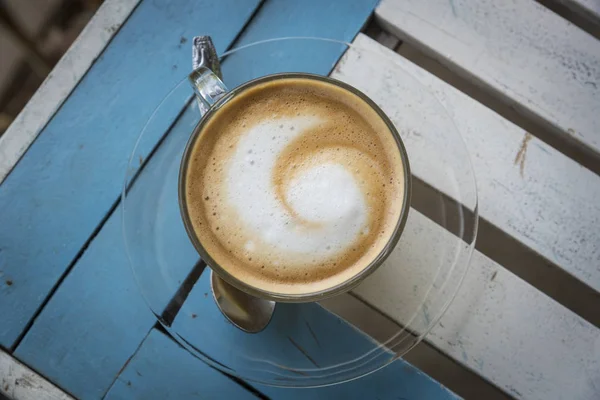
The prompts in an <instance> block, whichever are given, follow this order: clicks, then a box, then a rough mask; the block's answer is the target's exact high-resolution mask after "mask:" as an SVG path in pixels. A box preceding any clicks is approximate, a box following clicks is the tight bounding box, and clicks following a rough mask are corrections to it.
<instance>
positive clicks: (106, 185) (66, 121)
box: [0, 0, 258, 347]
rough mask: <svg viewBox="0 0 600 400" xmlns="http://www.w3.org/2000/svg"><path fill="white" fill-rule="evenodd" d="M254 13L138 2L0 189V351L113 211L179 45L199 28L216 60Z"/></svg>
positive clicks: (177, 64)
mask: <svg viewBox="0 0 600 400" xmlns="http://www.w3.org/2000/svg"><path fill="white" fill-rule="evenodd" d="M257 4H258V0H255V1H252V2H244V4H243V6H240V5H239V4H238V3H237V2H235V1H233V0H226V1H221V2H218V3H217V4H215V3H214V2H212V1H209V0H206V1H187V0H186V1H184V2H180V3H178V4H176V5H175V4H173V3H171V2H168V1H148V2H144V3H142V4H141V5H140V6H139V7H137V8H136V10H135V11H134V12H133V14H132V15H131V16H130V18H129V21H128V23H127V24H125V26H123V27H122V28H121V30H120V31H119V32H118V33H117V35H116V36H115V37H114V38H113V40H112V41H111V44H110V46H109V47H108V48H107V49H106V50H105V51H104V53H103V55H102V56H101V57H100V58H99V59H98V60H97V61H96V63H95V64H94V66H93V67H92V68H91V70H90V71H89V72H88V73H87V74H86V75H85V77H84V78H83V79H82V81H81V82H80V83H79V85H78V86H77V88H76V89H75V90H74V91H73V93H72V94H71V96H70V97H69V98H68V99H67V100H66V101H65V103H64V104H63V105H62V107H61V110H60V112H59V113H58V114H56V115H55V116H54V117H53V118H52V120H51V121H50V123H49V124H48V125H47V126H46V127H45V128H44V131H43V132H42V134H40V136H39V137H38V139H37V140H36V141H35V143H34V144H33V145H32V146H31V148H30V149H29V151H27V153H26V154H25V155H24V157H23V158H22V160H21V161H20V162H19V164H18V166H17V167H16V168H15V169H14V170H13V171H12V173H11V174H10V175H9V176H8V177H7V178H6V180H5V181H4V182H3V183H2V185H1V186H0V209H2V210H3V212H2V213H1V214H0V271H1V272H0V315H2V316H3V324H2V325H1V326H0V344H2V345H3V346H5V347H11V346H13V344H14V343H15V341H16V340H17V338H18V337H19V335H20V334H21V332H22V331H23V329H24V328H25V326H26V325H27V323H28V321H29V320H30V319H31V317H32V316H33V315H34V313H35V311H36V310H37V308H38V307H39V306H40V304H41V303H42V302H43V301H44V299H45V297H46V296H47V295H48V293H49V292H50V290H51V289H52V287H53V286H54V285H55V284H56V282H57V280H58V279H59V277H60V276H61V274H63V272H64V271H65V270H66V268H67V267H68V266H69V264H70V263H71V262H72V261H73V260H74V259H75V257H76V255H77V254H78V252H79V250H80V249H81V247H82V246H83V245H84V243H85V242H86V241H87V239H88V238H89V237H90V235H91V234H92V232H94V229H95V228H96V226H97V225H98V223H99V222H100V221H101V220H102V218H104V217H105V215H106V213H107V212H108V211H109V210H110V208H111V206H112V205H113V204H114V202H115V200H116V198H117V194H118V193H119V192H120V189H121V185H122V179H123V174H124V172H125V165H126V162H127V159H128V155H129V153H130V151H131V149H132V148H133V144H134V143H135V140H136V138H137V135H138V133H139V132H140V131H141V129H142V126H143V125H144V123H145V121H146V120H147V119H148V117H149V115H150V113H151V112H152V110H153V108H154V107H155V106H156V104H158V102H159V101H160V99H161V98H162V97H163V96H164V95H165V94H166V93H167V92H168V90H170V89H171V88H172V87H173V86H174V85H175V83H176V82H178V81H179V80H180V79H181V76H182V74H183V73H184V71H187V70H188V69H189V65H190V48H189V42H188V43H187V44H186V43H184V42H186V41H187V40H188V39H190V38H191V37H192V36H193V35H195V34H198V29H199V28H198V27H199V26H201V27H202V30H203V32H204V33H210V34H212V35H213V36H214V39H215V45H216V46H217V49H219V51H223V50H224V49H225V48H226V47H227V46H228V45H229V43H230V42H231V41H232V40H233V39H234V38H235V36H236V34H237V33H238V32H239V30H240V29H241V27H242V26H243V25H244V23H245V22H246V20H247V18H249V17H250V15H251V13H252V11H253V10H254V8H255V7H256V5H257ZM232 7H233V9H234V10H235V11H236V12H234V13H232V12H231V10H232ZM124 54H126V56H124ZM178 112H179V110H172V117H171V118H173V117H175V116H176V115H177V113H178ZM167 119H168V118H167V117H165V129H166V128H167V127H168V126H169V123H170V121H168V120H167ZM163 132H164V130H163V131H162V132H157V133H158V134H159V135H161V134H162V133H163ZM158 137H160V136H158ZM158 137H157V140H158ZM145 150H146V152H148V151H150V150H151V148H148V149H145ZM8 282H10V284H9V283H8Z"/></svg>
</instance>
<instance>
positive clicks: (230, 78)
mask: <svg viewBox="0 0 600 400" xmlns="http://www.w3.org/2000/svg"><path fill="white" fill-rule="evenodd" d="M145 4H146V3H142V4H141V5H140V7H138V9H137V10H136V13H137V12H139V10H140V9H141V8H142V7H144V6H145ZM375 4H376V1H375V0H353V1H351V2H348V1H344V2H342V1H339V2H336V3H335V4H334V5H332V3H324V2H321V1H318V0H312V1H311V2H310V3H307V2H303V3H302V4H300V3H296V2H287V1H281V0H270V1H267V2H266V3H265V4H263V6H262V7H261V9H260V10H259V11H258V13H257V15H256V19H257V20H259V21H260V23H256V22H255V21H254V20H253V21H252V22H251V23H250V25H249V26H248V27H247V29H246V31H245V33H244V35H243V38H242V40H241V41H240V42H239V43H237V44H238V45H243V44H247V43H251V42H254V41H256V40H259V39H262V38H265V37H271V36H275V37H278V36H279V37H282V36H290V35H291V34H296V35H301V36H306V35H309V34H314V35H317V36H324V37H333V38H339V39H340V40H345V41H351V40H352V38H353V37H354V36H355V34H356V32H358V30H359V29H360V27H361V26H362V25H363V24H364V22H365V20H366V19H367V18H368V17H369V15H370V14H371V12H372V10H373V8H374V7H375ZM221 5H222V6H223V7H225V8H231V7H232V5H231V4H229V3H223V2H221V3H219V7H221ZM148 7H153V6H151V5H149V6H148ZM156 12H159V11H156ZM170 12H171V14H169V15H170V16H173V17H174V18H176V19H179V20H180V22H181V23H182V24H183V26H187V24H191V25H193V26H194V27H196V28H195V29H199V28H198V26H199V25H198V24H199V23H200V22H202V21H205V18H208V19H216V20H218V19H219V18H218V17H216V16H214V15H213V16H211V15H205V16H204V17H203V19H201V20H199V18H198V16H197V15H196V14H194V13H189V10H187V9H186V8H185V7H177V8H173V9H170ZM289 15H294V16H295V18H294V19H293V23H291V22H290V20H289ZM282 16H284V17H282ZM148 21H149V22H148ZM199 21H200V22H199ZM319 21H320V22H319ZM240 22H241V21H240ZM143 23H151V24H152V25H156V24H157V21H156V17H155V16H153V15H152V14H151V13H149V14H148V15H145V16H144V20H143V21H142V20H139V19H135V14H134V15H133V16H132V17H131V18H130V20H129V21H128V23H127V24H126V25H125V26H124V28H123V29H122V30H121V32H123V31H125V30H126V28H127V27H128V25H129V24H143ZM201 25H202V26H204V27H206V29H208V27H210V26H212V25H210V24H208V23H207V22H204V23H203V24H201ZM298 26H300V27H303V26H304V27H305V28H304V29H310V30H312V31H308V30H306V31H302V30H298ZM351 28H352V29H351ZM154 29H156V27H155V28H154ZM173 29H174V30H175V31H176V32H178V29H181V27H178V28H173ZM202 32H207V31H204V28H203V31H202ZM198 33H201V32H198V31H194V32H193V33H192V34H198ZM207 33H211V32H210V31H208V32H207ZM213 34H214V33H213ZM214 35H216V34H214ZM178 38H179V36H178ZM216 39H218V37H216ZM115 40H116V39H115ZM221 42H223V39H221ZM216 43H217V44H218V43H219V41H218V40H217V42H216ZM114 44H115V42H114V41H113V43H111V45H110V46H109V50H110V49H111V48H112V46H113V45H114ZM188 44H189V42H188ZM178 45H179V39H178V40H177V45H175V46H172V47H171V48H170V49H164V52H165V54H167V55H164V57H165V58H167V59H169V58H170V59H173V57H175V58H176V59H178V60H179V49H178ZM290 45H292V46H293V45H294V44H293V43H289V44H287V45H286V46H290ZM185 47H186V54H185V57H182V58H181V63H180V64H177V65H180V68H179V74H180V75H181V74H184V73H185V71H187V68H188V66H189V63H190V59H189V46H188V45H185ZM294 48H295V47H294ZM273 49H274V48H273V47H267V48H266V49H263V51H266V52H268V51H272V50H273ZM283 49H284V48H280V49H279V50H283ZM289 49H290V47H287V51H286V52H285V53H287V54H288V55H289V54H291V53H290V52H289ZM342 52H343V49H342V48H337V49H335V48H332V47H329V46H325V47H322V48H319V49H317V48H312V49H311V53H310V54H311V58H310V60H311V62H312V64H307V65H305V67H306V68H309V67H310V68H311V69H310V70H312V71H313V72H320V73H321V74H327V73H328V72H329V71H330V68H331V67H332V66H333V65H334V64H335V63H336V62H337V60H338V58H339V57H340V56H341V54H342ZM170 53H174V54H176V56H175V55H173V56H170V55H168V54H170ZM305 54H306V52H304V53H303V54H302V53H298V55H297V57H303V58H305ZM246 57H248V58H247V59H238V60H237V61H236V63H237V62H239V63H240V64H237V65H238V66H240V65H243V68H236V67H235V66H233V65H232V66H230V64H233V63H232V62H231V61H229V59H228V60H227V61H225V63H224V65H223V71H224V74H225V81H226V82H227V84H229V85H234V84H235V83H236V82H240V81H243V80H245V79H248V78H249V77H250V76H252V75H248V73H249V71H252V74H258V75H261V74H266V73H269V72H275V71H274V69H275V70H277V68H278V64H277V63H275V62H272V60H271V59H270V58H269V57H265V56H261V54H258V53H255V52H253V53H246ZM231 60H233V58H231ZM256 60H263V63H262V67H261V65H260V63H257V62H255V61H256ZM284 61H286V62H292V63H293V62H294V59H293V58H292V57H287V59H286V60H284ZM287 65H289V64H287ZM261 68H262V69H261ZM279 68H288V67H287V66H286V64H283V62H282V63H281V64H280V65H279ZM281 70H282V69H279V71H281ZM284 70H285V69H284ZM153 79H154V78H153ZM153 79H150V80H153ZM146 81H148V79H147V80H146ZM142 82H144V81H143V80H140V81H139V83H140V84H141V83H142ZM157 103H158V100H157V101H156V104H157ZM154 105H155V104H154ZM154 105H153V106H154ZM137 107H138V105H137V104H136V103H135V102H132V103H131V105H130V106H129V112H130V113H131V112H133V110H134V109H137ZM151 111H152V110H148V112H151ZM177 111H179V110H177ZM187 117H189V114H187V113H184V115H183V117H182V118H183V119H182V120H180V121H179V122H178V124H177V125H176V126H175V127H174V128H173V131H172V132H171V133H170V134H169V135H168V136H167V138H166V139H165V141H164V142H163V144H162V145H161V147H160V148H159V149H157V153H156V154H157V155H158V154H160V152H162V151H166V149H168V148H169V147H168V144H169V140H170V137H171V135H173V132H175V131H177V130H182V132H183V133H184V134H185V133H188V134H189V123H190V121H189V120H187V121H186V120H185V118H187ZM166 122H167V121H166ZM165 125H166V126H168V124H165ZM131 134H132V135H133V136H135V135H137V132H131ZM44 135H45V134H44ZM44 135H42V136H40V138H39V139H42V138H43V137H44ZM158 137H160V134H157V135H156V138H155V142H154V143H156V141H157V140H158ZM39 139H38V141H39ZM115 140H117V139H116V138H115ZM36 144H37V142H36ZM129 146H130V148H128V149H127V151H130V150H131V148H132V147H133V144H132V143H130V144H129ZM34 147H35V145H34ZM34 147H32V149H31V150H33V148H34ZM111 147H118V148H119V149H122V150H125V148H124V147H122V145H121V144H118V143H111V144H106V145H105V146H104V147H102V148H105V149H109V148H111ZM149 147H151V146H150V145H149ZM98 150H99V149H97V151H98ZM182 150H183V149H182V148H180V149H179V151H182ZM123 152H124V153H125V151H123ZM28 153H29V152H28ZM125 158H126V154H121V155H119V156H117V155H115V156H114V158H111V159H110V160H111V162H117V161H118V162H120V163H121V162H124V161H125ZM121 159H123V161H121ZM153 161H154V158H151V159H150V160H148V162H147V164H146V167H145V168H144V170H143V172H142V173H141V175H140V176H139V177H138V180H137V181H136V182H137V183H136V184H135V185H134V189H133V190H132V193H133V192H134V191H135V188H136V187H137V185H138V183H140V187H142V185H141V182H143V181H144V179H152V174H151V171H152V169H153V168H159V167H160V166H155V165H154V162H153ZM76 165H83V164H76ZM19 168H20V165H19V166H18V167H17V169H16V170H18V169H19ZM16 170H15V171H16ZM103 173H104V174H109V173H110V174H112V175H113V178H112V179H114V180H116V186H118V185H120V184H121V182H122V175H123V174H124V173H125V171H124V167H123V168H122V169H121V171H116V170H115V171H113V170H112V169H110V170H109V171H104V172H103ZM11 176H12V174H11ZM110 189H111V190H113V199H114V198H116V196H117V194H118V192H119V191H118V190H117V188H112V187H111V188H110ZM142 189H143V188H142ZM106 190H108V188H106ZM176 198H177V196H176V192H175V191H173V197H172V198H170V199H169V201H173V205H174V207H175V208H176V207H177V204H176V201H177V200H176ZM69 202H70V203H69V204H72V203H73V200H69ZM93 205H95V206H96V207H98V203H97V202H96V203H95V204H90V205H88V208H90V209H91V207H92V206H93ZM77 212H79V211H77ZM77 215H78V214H77ZM72 218H74V217H72ZM119 225H120V214H119V212H115V213H113V214H112V215H111V216H110V217H109V218H108V221H107V222H106V224H105V225H104V226H103V227H102V228H101V229H100V230H99V232H98V234H97V236H95V238H94V239H93V240H92V241H91V242H90V244H89V246H88V248H87V250H86V252H85V253H84V254H83V256H82V257H81V259H79V260H78V262H77V263H76V265H75V266H74V268H73V270H72V272H71V273H70V274H69V275H68V276H67V277H66V278H65V280H64V282H63V283H62V285H61V286H60V287H59V288H58V289H57V291H56V293H55V294H54V296H53V297H52V298H51V299H50V301H49V302H48V304H47V305H46V307H45V308H44V310H43V311H42V312H41V313H40V315H39V316H38V318H37V319H36V321H35V323H34V324H33V326H32V328H31V329H30V330H29V332H28V334H27V335H26V336H25V337H24V339H23V341H22V342H21V344H20V345H19V346H18V347H17V349H16V354H17V355H18V356H19V357H20V358H22V359H23V360H24V361H25V362H27V363H28V364H30V365H31V366H32V367H34V368H35V369H36V370H38V371H40V372H42V373H43V374H45V375H46V376H48V377H50V378H51V379H52V380H53V381H55V382H57V383H58V384H60V385H61V386H63V387H64V388H66V389H68V390H69V391H70V392H72V393H73V394H75V395H77V396H81V397H98V396H101V394H102V393H103V392H104V391H105V390H106V389H107V388H108V385H109V384H110V381H111V380H112V379H114V377H115V376H116V375H117V374H118V371H119V369H120V368H121V366H122V365H123V364H124V363H125V361H126V359H127V358H128V357H130V356H131V355H132V354H133V353H134V351H135V349H136V346H137V345H138V344H139V343H141V341H142V340H143V338H144V335H145V334H146V332H148V330H149V329H150V327H151V326H152V325H153V324H154V322H155V318H154V316H152V315H151V314H150V312H149V310H148V308H147V306H146V305H145V304H143V303H142V302H141V298H140V294H139V292H138V290H137V287H136V285H135V283H134V281H133V278H132V276H131V272H130V271H129V267H128V261H127V258H126V256H125V254H124V251H123V248H122V237H121V232H120V229H119ZM177 234H179V232H173V235H174V236H176V235H177ZM183 234H184V236H185V233H183ZM179 246H180V247H177V248H176V249H175V248H174V249H172V251H173V253H177V254H178V256H179V259H180V260H182V264H181V265H182V269H181V271H180V273H181V274H182V278H183V277H184V276H185V274H186V273H187V272H188V270H189V269H190V268H191V267H192V265H193V263H194V261H195V257H196V255H195V253H194V252H193V251H190V249H191V245H190V244H189V242H188V241H187V240H182V241H181V242H180V243H179ZM186 258H187V259H188V261H189V262H188V263H187V264H184V263H183V260H185V259H186ZM16 284H17V282H16V281H15V283H14V285H13V286H16ZM113 286H114V287H115V289H112V287H113ZM167 300H168V299H165V298H163V297H156V298H154V299H153V301H156V302H157V303H156V304H159V305H160V304H164V302H166V301H167ZM160 302H162V303H160ZM11 313H14V311H11ZM57 321H60V323H57ZM1 329H2V327H0V331H1ZM135 338H137V339H135ZM73 343H77V346H76V347H75V346H73ZM75 349H79V350H75ZM81 349H85V352H82V351H81Z"/></svg>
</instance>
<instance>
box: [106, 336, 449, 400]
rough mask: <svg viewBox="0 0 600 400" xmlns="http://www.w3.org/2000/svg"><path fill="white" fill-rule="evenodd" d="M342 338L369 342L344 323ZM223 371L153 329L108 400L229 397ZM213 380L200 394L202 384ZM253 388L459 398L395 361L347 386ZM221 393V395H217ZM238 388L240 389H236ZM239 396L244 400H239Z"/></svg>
mask: <svg viewBox="0 0 600 400" xmlns="http://www.w3.org/2000/svg"><path fill="white" fill-rule="evenodd" d="M340 327H341V328H339V330H338V331H334V332H332V333H333V334H339V335H356V336H355V337H354V338H353V339H354V341H356V342H357V343H359V344H360V342H361V341H363V340H365V338H364V337H361V336H362V335H360V334H359V333H357V332H355V331H354V332H353V331H352V330H349V329H347V328H345V327H343V325H340ZM218 375H220V373H219V372H217V371H215V370H211V369H210V368H209V367H208V366H207V365H206V364H204V363H203V362H202V361H200V360H199V359H197V358H195V357H193V356H192V355H191V354H190V353H188V352H187V351H186V350H184V349H183V348H181V347H179V346H178V345H177V344H176V343H175V342H174V341H173V340H172V339H171V338H169V337H167V336H165V335H164V334H163V333H162V332H160V331H157V330H153V331H152V332H150V334H149V335H148V337H147V339H146V340H145V341H144V343H143V344H142V345H141V346H140V349H139V350H138V352H137V353H136V354H135V355H134V357H133V358H132V359H131V361H130V362H129V364H128V365H127V367H126V368H125V369H124V370H123V373H122V374H121V375H120V376H119V378H118V379H117V380H116V381H115V384H114V385H113V386H112V387H111V389H110V390H109V392H108V393H107V396H106V399H108V400H116V399H144V400H145V399H186V398H195V397H199V398H206V399H213V398H214V399H221V398H223V399H225V398H236V397H229V396H231V392H230V390H231V389H232V388H231V386H232V385H229V386H226V387H222V388H219V387H215V386H214V385H213V384H214V383H215V382H218V381H219V379H220V377H219V376H218ZM199 380H205V381H207V382H211V383H213V384H211V385H210V386H208V387H207V389H205V390H203V391H202V392H198V391H197V389H198V386H199V385H198V381H199ZM252 386H254V387H255V388H256V389H257V390H258V391H259V392H261V393H263V394H264V395H266V396H268V397H269V398H271V399H273V400H277V399H286V400H301V399H315V400H318V399H324V400H329V399H360V400H362V399H379V400H388V399H389V400H392V399H393V400H398V399H403V400H422V399H428V400H454V399H457V398H458V397H457V396H456V395H455V394H453V393H452V392H450V391H448V390H447V389H446V388H445V387H443V386H442V385H440V384H439V383H437V382H435V381H433V380H432V379H431V378H429V377H428V376H427V375H425V374H423V373H422V372H420V371H419V370H417V369H416V368H414V367H412V366H411V365H410V364H408V363H406V362H405V361H402V360H397V361H395V362H394V363H392V364H391V365H390V366H388V367H386V368H384V369H381V370H379V371H377V372H374V373H372V374H370V375H367V376H366V377H363V378H361V379H358V380H354V381H351V382H348V383H344V384H340V385H334V386H328V387H323V388H315V389H290V388H275V387H270V386H264V385H255V384H253V385H252ZM219 389H221V390H222V391H219ZM236 389H237V388H236ZM240 398H246V397H245V396H241V397H240Z"/></svg>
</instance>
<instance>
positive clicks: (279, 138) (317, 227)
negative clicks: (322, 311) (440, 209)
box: [186, 78, 404, 294]
mask: <svg viewBox="0 0 600 400" xmlns="http://www.w3.org/2000/svg"><path fill="white" fill-rule="evenodd" d="M282 81H283V82H282ZM282 81H274V82H270V83H267V84H263V85H259V86H257V87H255V88H252V89H249V90H247V91H246V92H244V93H243V94H241V95H238V96H236V97H235V98H234V99H233V100H231V101H229V102H228V103H226V104H225V105H224V106H223V107H222V108H221V109H220V110H219V111H218V112H217V113H216V115H215V116H214V117H213V118H211V120H210V121H208V122H206V124H205V127H204V128H203V132H202V133H201V136H200V137H199V139H198V141H197V143H196V144H195V147H194V153H193V156H192V161H191V163H190V167H189V172H188V176H187V179H186V181H187V203H188V204H189V206H188V209H189V213H190V216H191V219H192V223H193V225H194V230H195V232H196V233H197V235H198V238H199V240H200V242H201V243H202V244H203V246H204V247H205V248H206V250H207V251H208V252H209V254H211V256H212V257H213V258H214V259H215V260H216V261H217V262H218V263H219V265H221V266H222V267H223V268H224V269H226V270H227V271H228V272H229V273H231V274H232V275H233V276H236V277H237V278H238V279H240V280H242V281H244V282H247V283H249V284H251V285H253V286H255V287H259V288H261V289H263V290H266V291H271V292H277V293H292V294H293V293H307V292H315V291H318V290H321V289H322V288H325V287H331V286H334V285H335V284H337V283H338V282H343V281H345V280H347V279H348V278H350V277H351V276H353V275H355V274H356V273H358V272H360V270H362V269H364V268H365V267H366V266H367V265H368V264H369V262H370V260H372V259H373V258H374V257H376V256H377V254H379V252H380V251H381V249H382V247H383V246H385V244H386V243H387V241H388V240H389V237H390V235H391V232H392V231H393V229H394V227H395V224H396V222H397V221H398V216H399V212H400V209H401V206H402V193H403V192H402V190H403V185H404V182H403V174H402V172H403V171H402V163H401V161H400V157H399V155H398V149H397V147H396V146H397V145H396V143H395V142H394V138H393V136H392V135H391V133H390V132H389V129H388V128H387V126H386V125H385V124H384V123H383V122H382V121H381V119H380V118H379V116H378V115H377V114H376V113H375V111H373V110H372V109H371V108H370V107H369V106H368V105H366V104H365V103H364V102H363V101H362V100H361V99H360V98H358V97H357V96H354V95H351V94H349V93H347V92H346V91H343V90H342V89H340V88H338V87H336V86H334V85H331V84H326V83H323V82H316V81H310V80H308V79H306V80H303V79H297V78H296V79H293V80H292V79H289V81H293V82H285V81H288V80H287V79H283V80H282Z"/></svg>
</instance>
